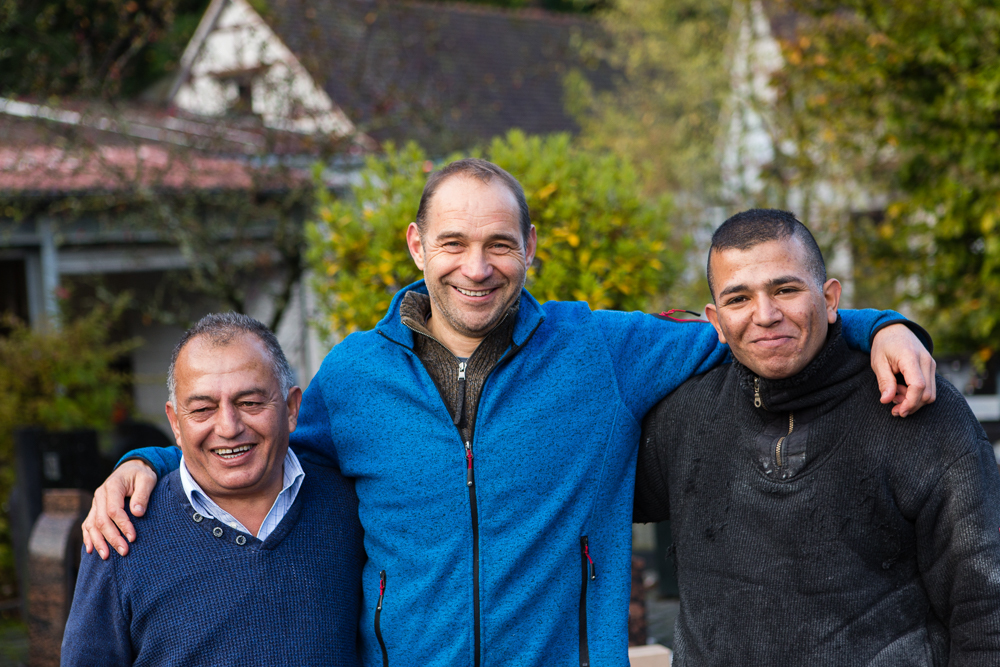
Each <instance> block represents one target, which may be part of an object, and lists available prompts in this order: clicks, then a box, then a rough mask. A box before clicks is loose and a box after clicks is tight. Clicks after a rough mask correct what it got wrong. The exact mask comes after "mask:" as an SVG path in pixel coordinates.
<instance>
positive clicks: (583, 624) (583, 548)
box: [580, 535, 597, 667]
mask: <svg viewBox="0 0 1000 667" xmlns="http://www.w3.org/2000/svg"><path fill="white" fill-rule="evenodd" d="M580 563H581V565H582V567H583V585H582V587H581V589H580V667H590V644H589V642H588V640H587V588H588V585H589V583H590V582H591V581H594V580H595V579H597V568H595V567H594V559H593V558H591V557H590V542H589V540H587V536H586V535H584V536H583V537H581V538H580Z"/></svg>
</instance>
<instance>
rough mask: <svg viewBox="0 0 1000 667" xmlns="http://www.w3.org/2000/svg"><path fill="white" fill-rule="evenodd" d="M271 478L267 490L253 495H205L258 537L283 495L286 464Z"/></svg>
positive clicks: (203, 486) (206, 492)
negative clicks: (279, 496)
mask: <svg viewBox="0 0 1000 667" xmlns="http://www.w3.org/2000/svg"><path fill="white" fill-rule="evenodd" d="M271 477H272V479H270V480H268V482H267V485H266V487H265V488H263V489H256V490H254V492H253V493H248V494H246V495H238V494H237V495H229V494H219V493H209V492H208V491H205V495H207V496H208V497H209V498H211V499H212V501H213V502H214V503H215V504H216V505H218V506H219V507H221V508H222V509H224V510H226V511H227V512H229V513H230V514H232V515H233V518H234V519H236V520H237V521H239V522H240V523H241V524H242V525H243V527H244V528H246V529H247V530H249V531H250V533H251V534H252V535H254V536H256V535H257V533H259V532H260V527H261V524H263V523H264V519H265V518H266V517H267V513H268V512H270V511H271V507H272V506H273V505H274V501H275V500H276V499H277V498H278V494H279V493H281V487H282V481H283V480H284V478H285V464H284V463H282V464H281V465H280V466H278V470H277V475H272V476H271ZM196 481H197V480H196ZM198 484H199V485H200V486H201V487H202V489H203V490H204V488H205V485H204V484H202V483H201V482H200V481H199V482H198Z"/></svg>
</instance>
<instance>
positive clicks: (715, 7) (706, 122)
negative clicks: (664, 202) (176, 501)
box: [569, 0, 733, 194]
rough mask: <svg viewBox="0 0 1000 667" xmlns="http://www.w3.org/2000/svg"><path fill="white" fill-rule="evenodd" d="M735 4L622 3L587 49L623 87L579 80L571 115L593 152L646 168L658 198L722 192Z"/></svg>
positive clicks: (713, 0) (607, 14)
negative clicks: (720, 155) (721, 152)
mask: <svg viewBox="0 0 1000 667" xmlns="http://www.w3.org/2000/svg"><path fill="white" fill-rule="evenodd" d="M732 4H733V2H732V0H658V1H656V2H650V1H649V0H619V1H618V2H615V3H614V4H613V5H612V6H611V8H609V9H608V10H606V11H604V12H602V13H601V14H600V17H601V22H602V25H603V26H604V28H605V30H606V35H608V36H609V37H610V42H607V41H605V38H604V37H601V38H599V39H596V40H592V41H591V42H590V43H588V44H586V45H585V48H586V49H588V50H589V51H590V52H591V53H592V54H593V55H594V56H596V57H598V58H601V59H603V60H605V61H607V62H608V63H609V64H610V65H611V66H613V67H614V68H615V69H616V70H617V71H618V72H620V79H619V80H618V82H617V85H616V86H614V88H613V89H611V90H607V91H594V90H593V89H591V87H590V86H589V85H588V84H587V83H586V81H585V80H584V79H583V78H582V77H581V76H579V75H574V76H571V77H570V80H569V102H570V108H571V110H572V111H573V113H574V115H575V116H576V117H577V119H578V121H579V122H580V123H581V125H582V127H583V138H584V140H585V142H586V143H587V145H589V146H592V147H597V148H601V149H607V150H612V151H613V152H615V153H617V154H620V155H624V156H626V157H627V158H628V159H629V160H630V161H632V162H633V163H634V164H636V165H639V166H640V167H641V168H642V170H643V173H644V176H645V180H646V183H647V187H648V188H649V189H650V190H651V191H653V192H680V191H684V192H698V193H705V194H714V193H715V192H717V190H718V162H717V159H716V158H717V148H718V145H719V140H720V136H721V131H722V130H723V129H724V128H721V127H720V124H719V118H720V115H721V114H722V110H723V107H724V105H725V102H726V100H727V98H728V94H729V91H730V87H729V73H728V70H727V67H726V47H727V43H728V40H729V32H730V30H729V23H730V14H731V7H732Z"/></svg>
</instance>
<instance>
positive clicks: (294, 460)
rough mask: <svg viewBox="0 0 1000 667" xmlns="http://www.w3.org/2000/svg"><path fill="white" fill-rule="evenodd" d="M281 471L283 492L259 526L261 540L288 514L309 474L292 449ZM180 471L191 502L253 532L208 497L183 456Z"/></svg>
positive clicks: (212, 515)
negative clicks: (192, 474) (304, 470)
mask: <svg viewBox="0 0 1000 667" xmlns="http://www.w3.org/2000/svg"><path fill="white" fill-rule="evenodd" d="M282 472H283V474H282V478H283V479H282V487H281V493H279V494H278V497H277V498H275V499H274V504H273V505H271V509H270V510H269V511H268V513H267V516H266V517H264V522H263V523H262V524H260V530H259V531H258V532H257V539H259V540H261V541H263V540H266V539H267V536H268V535H270V534H271V533H272V532H273V531H274V529H275V528H277V527H278V524H279V523H281V520H282V519H283V518H285V514H287V513H288V509H289V508H290V507H291V506H292V503H294V502H295V496H297V495H298V494H299V487H301V486H302V480H303V479H304V478H305V476H306V474H305V472H303V470H302V466H301V465H299V459H298V457H297V456H295V452H293V451H292V450H291V449H289V450H288V453H287V454H285V461H284V466H283V468H282ZM180 474H181V486H182V487H183V488H184V495H185V496H187V499H188V502H189V503H191V506H192V507H193V508H194V509H195V511H196V512H198V514H201V515H202V516H206V517H208V518H210V519H217V520H219V521H221V522H222V523H224V524H226V525H227V526H229V527H230V528H233V529H235V530H239V531H243V532H244V533H246V534H247V535H253V533H251V532H250V531H249V530H247V529H246V528H245V527H244V526H243V524H242V523H240V522H239V521H237V520H236V517H234V516H233V515H232V514H230V513H229V512H227V511H226V510H224V509H222V508H221V507H219V506H218V505H217V504H216V503H215V501H214V500H212V499H211V498H209V497H208V495H207V494H206V493H205V492H204V491H203V490H202V488H201V487H200V486H199V485H198V482H196V481H194V477H192V476H191V472H190V471H189V470H188V467H187V463H185V462H184V457H183V456H182V457H181V465H180Z"/></svg>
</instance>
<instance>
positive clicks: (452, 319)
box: [427, 273, 528, 338]
mask: <svg viewBox="0 0 1000 667" xmlns="http://www.w3.org/2000/svg"><path fill="white" fill-rule="evenodd" d="M527 277H528V276H527V273H525V274H524V276H522V278H521V281H520V284H519V285H518V286H517V289H515V290H514V291H513V298H512V299H511V300H510V301H509V302H505V303H503V304H500V305H498V307H497V308H496V310H494V311H493V312H491V313H490V314H489V317H488V319H487V321H486V322H484V323H483V324H482V325H481V326H480V327H478V328H477V329H472V328H470V327H469V326H468V325H467V323H466V322H465V321H464V320H463V319H462V317H461V316H460V315H461V313H460V312H459V313H456V312H454V311H453V310H452V309H451V308H449V305H448V303H449V302H448V298H447V297H446V296H445V293H444V292H445V290H451V289H453V288H452V287H451V286H450V285H445V284H444V283H438V284H437V285H435V286H434V287H431V286H430V284H428V285H427V293H428V295H429V296H430V298H431V304H432V305H433V306H434V310H435V311H436V313H437V314H439V315H440V317H441V318H442V319H444V320H445V321H446V322H447V323H448V325H449V326H450V327H451V328H452V329H454V330H455V331H456V332H457V333H459V334H460V335H462V336H466V337H468V338H483V337H485V336H486V335H487V334H488V333H489V332H490V331H492V330H493V328H494V327H496V325H497V324H499V323H500V321H501V320H502V319H503V316H504V315H506V314H507V311H509V310H510V309H511V307H512V306H513V305H514V304H515V303H517V301H518V299H520V298H521V290H522V289H523V288H524V284H525V281H526V280H527ZM509 286H510V284H508V287H509ZM501 289H503V288H501Z"/></svg>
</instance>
